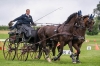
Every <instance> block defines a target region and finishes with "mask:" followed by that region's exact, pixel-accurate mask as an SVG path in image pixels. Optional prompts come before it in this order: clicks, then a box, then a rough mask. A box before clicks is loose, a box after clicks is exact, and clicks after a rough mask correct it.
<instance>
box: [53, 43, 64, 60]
mask: <svg viewBox="0 0 100 66" xmlns="http://www.w3.org/2000/svg"><path fill="white" fill-rule="evenodd" d="M63 47H64V42H61V45H60V49H59V53H58V55H57V57H54V58H53V60H54V61H56V60H57V59H59V58H60V56H61V55H62V53H63Z"/></svg>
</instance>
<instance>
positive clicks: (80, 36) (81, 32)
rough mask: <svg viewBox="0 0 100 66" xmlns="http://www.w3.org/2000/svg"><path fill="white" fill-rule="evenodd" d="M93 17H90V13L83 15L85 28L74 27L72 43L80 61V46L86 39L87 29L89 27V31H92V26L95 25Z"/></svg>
mask: <svg viewBox="0 0 100 66" xmlns="http://www.w3.org/2000/svg"><path fill="white" fill-rule="evenodd" d="M93 17H94V16H92V15H91V16H90V17H89V15H86V16H83V20H84V24H85V27H84V28H74V37H73V42H72V43H73V47H74V48H75V49H76V51H77V53H76V56H77V57H76V62H80V61H79V54H80V48H81V46H82V43H83V42H84V41H85V33H86V29H88V31H92V28H93V25H94V20H93Z"/></svg>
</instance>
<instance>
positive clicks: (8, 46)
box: [3, 38, 16, 60]
mask: <svg viewBox="0 0 100 66" xmlns="http://www.w3.org/2000/svg"><path fill="white" fill-rule="evenodd" d="M3 55H4V58H5V59H6V60H14V58H15V55H16V44H15V43H14V39H12V38H8V39H6V40H5V42H4V45H3Z"/></svg>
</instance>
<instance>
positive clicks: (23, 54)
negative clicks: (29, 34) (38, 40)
mask: <svg viewBox="0 0 100 66" xmlns="http://www.w3.org/2000/svg"><path fill="white" fill-rule="evenodd" d="M28 53H29V50H28V44H27V43H25V42H20V43H18V46H17V59H18V60H22V61H26V60H27V58H28Z"/></svg>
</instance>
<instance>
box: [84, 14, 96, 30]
mask: <svg viewBox="0 0 100 66" xmlns="http://www.w3.org/2000/svg"><path fill="white" fill-rule="evenodd" d="M93 18H94V15H92V14H91V15H90V16H89V15H87V16H84V17H83V19H84V23H85V27H86V28H87V29H88V31H89V32H91V31H92V29H93V25H94V23H95V22H94V19H93Z"/></svg>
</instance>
